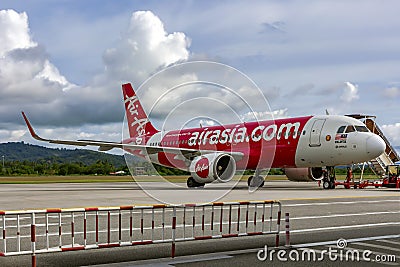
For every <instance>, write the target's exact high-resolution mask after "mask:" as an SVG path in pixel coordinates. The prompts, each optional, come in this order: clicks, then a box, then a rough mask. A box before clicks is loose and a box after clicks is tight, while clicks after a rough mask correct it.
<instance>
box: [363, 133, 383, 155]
mask: <svg viewBox="0 0 400 267" xmlns="http://www.w3.org/2000/svg"><path fill="white" fill-rule="evenodd" d="M366 143H367V145H366V147H367V154H368V155H370V156H371V157H373V158H377V157H379V156H380V155H381V154H382V153H383V152H385V149H386V144H385V141H383V139H382V138H381V137H380V136H378V135H376V134H373V135H371V136H370V137H368V138H367V141H366Z"/></svg>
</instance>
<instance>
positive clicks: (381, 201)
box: [282, 199, 400, 207]
mask: <svg viewBox="0 0 400 267" xmlns="http://www.w3.org/2000/svg"><path fill="white" fill-rule="evenodd" d="M383 202H400V199H399V200H397V199H387V200H368V201H335V202H317V203H297V204H284V205H282V206H283V207H300V206H324V205H334V204H341V205H350V204H370V203H383Z"/></svg>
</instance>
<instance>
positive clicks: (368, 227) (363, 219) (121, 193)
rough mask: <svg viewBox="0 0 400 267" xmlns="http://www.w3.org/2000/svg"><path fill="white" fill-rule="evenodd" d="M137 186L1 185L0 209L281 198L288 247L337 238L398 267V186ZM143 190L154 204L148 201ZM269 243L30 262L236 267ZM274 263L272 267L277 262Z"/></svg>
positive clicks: (10, 261)
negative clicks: (287, 223) (390, 259)
mask: <svg viewBox="0 0 400 267" xmlns="http://www.w3.org/2000/svg"><path fill="white" fill-rule="evenodd" d="M142 186H143V184H142ZM144 186H145V187H146V190H147V193H146V192H144V191H143V190H142V189H141V187H140V186H138V185H136V184H135V183H91V184H41V185H1V186H0V199H1V207H0V210H19V209H41V208H71V207H93V206H121V205H135V204H136V205H137V204H154V203H159V201H158V200H160V199H163V198H165V199H168V200H170V199H172V197H174V198H175V201H176V202H183V203H193V202H204V201H202V200H204V199H207V198H210V195H211V196H212V197H214V196H216V195H221V194H226V195H225V196H223V197H222V198H220V199H216V200H217V201H235V200H271V199H274V200H280V201H281V203H282V209H283V210H282V212H283V213H286V212H289V213H290V229H291V245H299V244H300V245H303V246H305V245H306V244H311V246H312V244H314V246H312V247H313V248H315V249H319V250H321V246H322V247H324V246H328V245H327V244H326V242H331V245H332V244H335V242H336V241H337V240H339V239H340V238H342V239H345V240H347V241H348V244H349V247H355V248H358V249H360V250H366V249H370V250H371V251H372V252H373V253H374V254H373V255H380V254H385V255H386V254H387V255H394V256H395V259H396V260H397V264H398V262H400V249H399V248H400V230H399V229H400V191H399V190H397V189H385V188H378V189H375V188H365V189H344V188H341V187H339V188H337V189H335V190H324V189H322V188H321V187H318V185H317V184H316V183H297V182H289V181H268V182H267V183H266V185H265V186H264V187H263V188H261V189H259V190H257V191H256V192H254V193H249V192H248V188H247V186H246V184H245V183H239V184H238V185H236V186H235V187H234V188H233V189H232V190H231V189H230V185H226V184H218V185H212V186H209V187H206V188H202V189H190V190H189V189H187V188H184V187H183V186H181V187H178V188H176V189H175V190H173V191H172V190H167V189H165V187H164V186H163V184H159V183H154V182H153V183H151V182H150V183H146V184H145V185H144ZM149 192H150V193H151V194H153V195H156V196H157V199H154V198H152V197H151V196H149ZM284 229H285V228H284V226H283V227H281V231H282V234H281V244H280V245H284V241H285V235H284V232H283V231H284ZM321 242H322V243H321ZM323 242H325V243H323ZM274 244H275V236H272V235H270V236H252V237H243V238H242V237H241V238H230V239H219V240H208V241H205V240H203V241H187V242H180V243H177V247H176V255H177V257H176V258H175V259H171V258H169V256H170V253H171V251H170V250H171V246H170V244H154V245H148V246H135V247H124V248H112V249H97V250H90V251H75V252H62V253H46V254H40V255H38V258H37V260H38V266H82V265H85V266H86V265H95V264H106V265H107V266H113V265H111V263H113V264H115V266H136V265H145V266H154V265H158V266H215V265H216V264H218V265H220V266H232V265H234V266H239V265H241V264H242V265H243V264H246V263H249V262H251V264H252V265H257V266H261V265H266V264H268V262H265V261H260V260H258V259H257V252H258V251H259V250H260V249H262V248H263V247H265V245H267V246H268V247H269V248H273V247H274ZM379 253H380V254H379ZM396 257H397V258H396ZM276 261H277V260H276V259H275V262H274V264H277V263H280V262H276ZM29 263H30V256H18V257H3V258H0V265H1V266H24V265H29ZM324 263H326V265H328V266H336V265H335V263H338V262H332V261H330V260H329V259H327V260H326V259H325V260H324ZM344 263H349V264H350V265H352V266H354V262H340V264H342V265H343V264H344ZM303 264H304V262H303ZM307 264H308V265H310V264H309V262H308V263H307ZM360 264H365V261H363V262H360ZM394 264H396V262H395V263H394ZM246 265H247V264H246ZM277 265H279V264H277ZM311 265H312V264H311ZM389 265H393V262H390V264H389Z"/></svg>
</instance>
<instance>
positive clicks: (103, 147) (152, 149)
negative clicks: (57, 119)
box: [22, 112, 244, 160]
mask: <svg viewBox="0 0 400 267" xmlns="http://www.w3.org/2000/svg"><path fill="white" fill-rule="evenodd" d="M22 116H23V117H24V120H25V123H26V125H27V126H28V129H29V132H30V134H31V135H32V137H33V138H34V139H36V140H39V141H43V142H48V143H51V144H61V145H73V146H98V147H99V149H98V150H99V151H108V150H110V149H113V148H121V149H133V150H141V151H142V153H143V154H144V155H146V153H147V154H148V155H150V154H157V153H158V152H164V153H172V154H177V155H183V156H184V157H185V158H187V159H191V158H194V157H196V156H200V155H203V154H209V153H215V152H217V151H214V150H197V149H189V148H178V147H160V146H146V145H136V144H124V143H121V142H119V143H118V142H107V141H96V140H76V141H72V140H71V141H70V140H58V139H46V138H42V137H40V136H39V135H38V134H36V132H35V130H34V129H33V127H32V125H31V123H30V122H29V120H28V117H27V116H26V115H25V113H24V112H22ZM221 152H224V153H227V154H230V155H231V156H232V157H233V158H235V160H240V159H242V158H243V156H244V154H243V153H241V152H231V151H221Z"/></svg>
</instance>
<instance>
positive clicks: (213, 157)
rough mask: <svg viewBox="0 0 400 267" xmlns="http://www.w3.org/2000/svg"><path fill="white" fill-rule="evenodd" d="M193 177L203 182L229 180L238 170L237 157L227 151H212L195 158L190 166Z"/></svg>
mask: <svg viewBox="0 0 400 267" xmlns="http://www.w3.org/2000/svg"><path fill="white" fill-rule="evenodd" d="M189 170H190V172H191V174H192V177H193V179H194V180H195V181H196V182H198V183H201V184H204V183H211V182H213V181H218V182H222V183H226V182H229V181H230V180H231V179H232V178H233V176H234V175H235V172H236V162H235V159H234V158H233V157H232V156H231V155H229V154H225V153H212V154H206V155H202V156H198V157H196V158H194V160H193V161H192V163H191V164H190V168H189Z"/></svg>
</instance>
